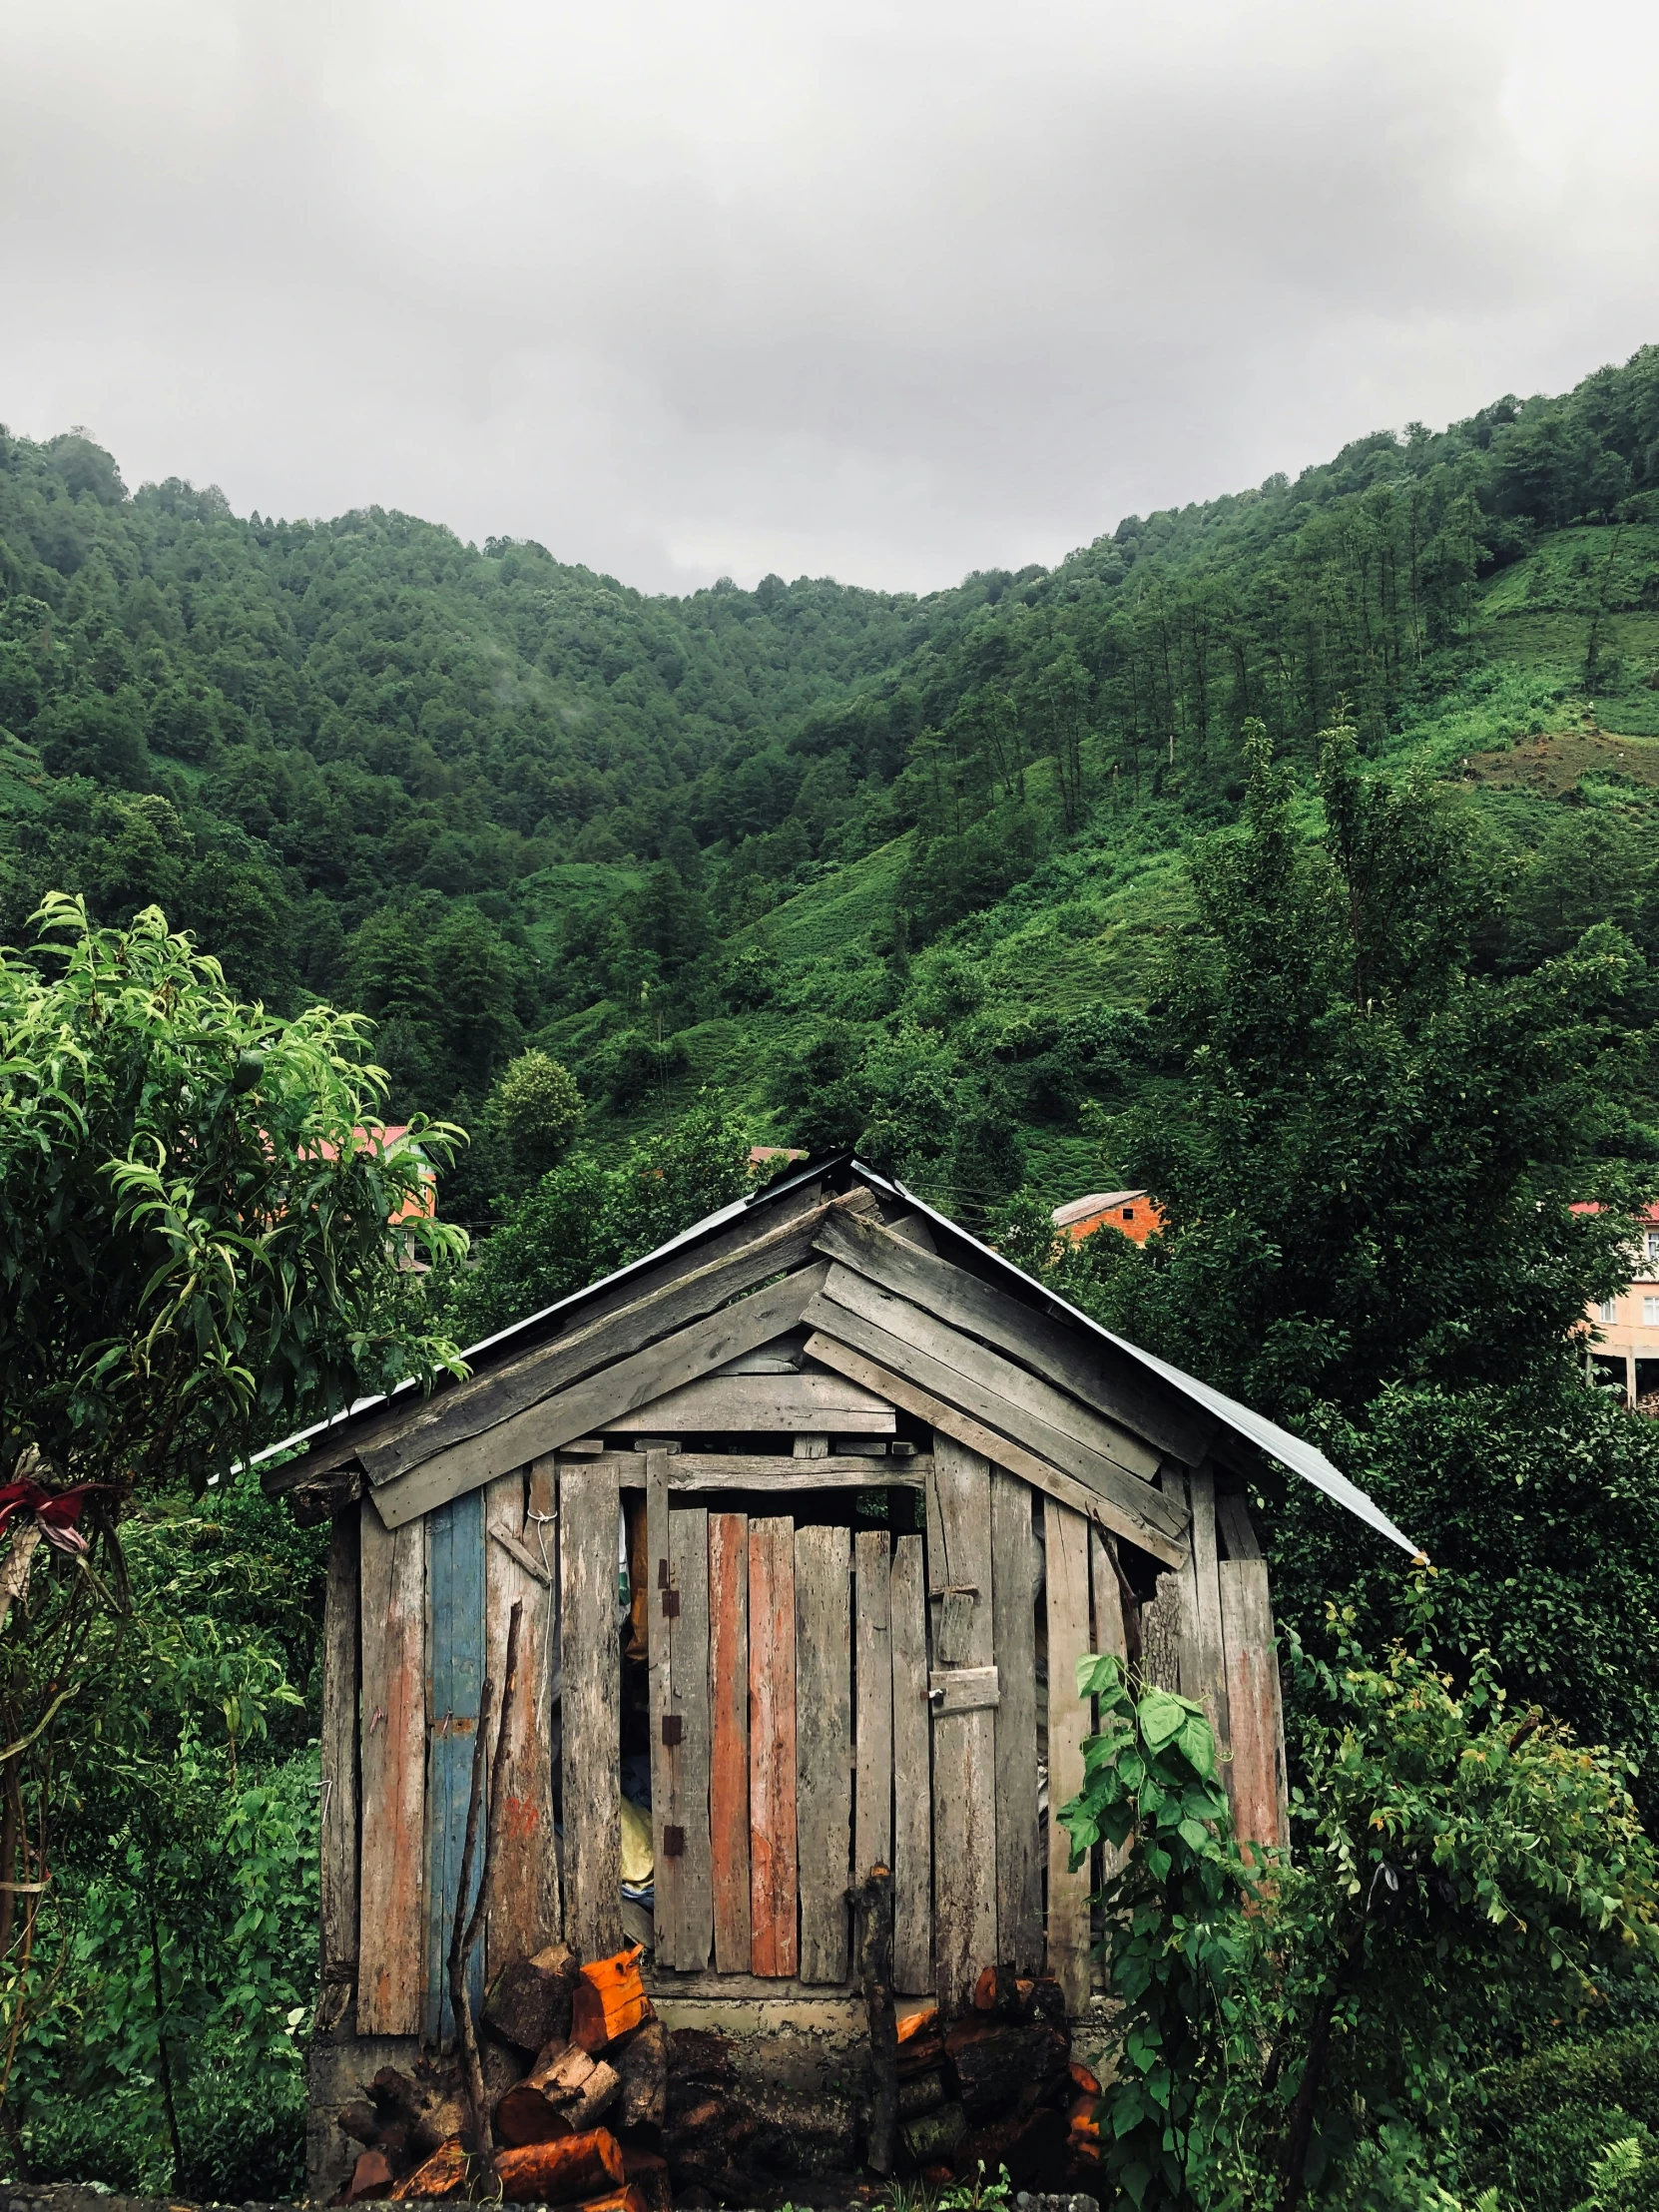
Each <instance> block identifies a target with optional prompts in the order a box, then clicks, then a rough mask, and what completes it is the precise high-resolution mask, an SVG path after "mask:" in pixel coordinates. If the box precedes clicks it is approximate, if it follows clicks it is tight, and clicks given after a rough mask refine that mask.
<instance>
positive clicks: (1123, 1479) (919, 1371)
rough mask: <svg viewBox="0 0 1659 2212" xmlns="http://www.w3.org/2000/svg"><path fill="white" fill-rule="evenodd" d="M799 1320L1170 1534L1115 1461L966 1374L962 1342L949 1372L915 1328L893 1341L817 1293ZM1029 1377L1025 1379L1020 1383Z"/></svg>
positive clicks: (1160, 1512) (1148, 1497) (1162, 1508)
mask: <svg viewBox="0 0 1659 2212" xmlns="http://www.w3.org/2000/svg"><path fill="white" fill-rule="evenodd" d="M842 1272H843V1280H846V1281H856V1280H857V1279H856V1277H852V1276H849V1275H847V1274H846V1273H845V1271H844V1270H843V1271H842ZM892 1303H893V1304H895V1305H896V1304H898V1303H900V1302H899V1301H893V1302H892ZM905 1313H906V1314H907V1315H911V1316H914V1317H915V1318H916V1320H917V1321H918V1322H925V1321H926V1317H925V1316H924V1315H922V1314H921V1313H920V1310H919V1309H918V1308H916V1307H914V1306H907V1307H906V1308H905ZM806 1318H807V1321H808V1323H809V1325H810V1326H812V1327H813V1328H815V1329H817V1330H819V1331H820V1332H823V1333H826V1334H828V1335H830V1336H833V1337H835V1338H836V1339H837V1340H838V1341H839V1342H840V1343H841V1344H843V1345H847V1346H849V1347H850V1348H851V1349H852V1350H853V1351H854V1352H861V1353H862V1354H863V1355H864V1357H865V1358H866V1359H869V1360H875V1361H878V1362H880V1363H881V1365H883V1366H884V1367H886V1368H888V1369H894V1370H896V1371H897V1372H898V1373H899V1374H901V1375H907V1376H911V1377H913V1378H914V1380H915V1381H916V1383H919V1384H920V1385H921V1387H922V1388H923V1389H925V1390H930V1391H931V1392H932V1393H933V1394H934V1395H935V1396H937V1397H940V1398H943V1399H944V1400H945V1401H946V1402H947V1403H948V1404H951V1405H954V1406H956V1407H958V1408H959V1409H960V1410H961V1411H962V1412H964V1413H966V1414H968V1415H969V1416H970V1418H972V1419H974V1420H976V1421H978V1422H980V1423H981V1425H982V1426H984V1427H985V1428H988V1429H990V1430H991V1431H992V1432H993V1433H999V1434H1001V1435H1004V1436H1007V1437H1009V1438H1010V1439H1011V1440H1013V1441H1014V1442H1017V1443H1020V1444H1023V1445H1024V1446H1025V1448H1026V1449H1027V1450H1028V1451H1030V1452H1032V1453H1034V1454H1035V1455H1036V1456H1038V1457H1039V1458H1041V1459H1042V1460H1044V1461H1045V1462H1046V1463H1047V1464H1048V1465H1049V1466H1051V1467H1058V1468H1059V1469H1060V1470H1061V1472H1062V1473H1065V1474H1069V1475H1070V1476H1071V1478H1072V1479H1073V1481H1075V1482H1081V1483H1082V1484H1083V1485H1084V1487H1085V1488H1086V1489H1089V1490H1092V1491H1093V1492H1094V1493H1095V1494H1096V1495H1097V1496H1100V1497H1105V1498H1110V1499H1111V1500H1113V1502H1114V1503H1116V1504H1117V1505H1119V1506H1120V1507H1121V1508H1122V1509H1123V1510H1124V1511H1126V1512H1130V1513H1134V1514H1137V1515H1138V1516H1139V1517H1140V1518H1141V1519H1142V1520H1143V1521H1147V1522H1150V1523H1151V1525H1152V1526H1153V1527H1155V1528H1162V1529H1164V1531H1165V1533H1166V1534H1168V1535H1172V1536H1173V1534H1174V1533H1175V1530H1176V1528H1177V1527H1178V1526H1179V1525H1180V1517H1179V1515H1178V1514H1176V1513H1174V1512H1172V1511H1171V1508H1170V1506H1169V1505H1168V1503H1167V1502H1166V1501H1165V1499H1164V1498H1163V1497H1161V1496H1160V1494H1159V1492H1158V1491H1157V1490H1155V1489H1154V1488H1153V1486H1152V1485H1151V1483H1149V1482H1148V1481H1146V1480H1145V1479H1144V1478H1143V1477H1142V1476H1140V1475H1136V1474H1131V1473H1129V1472H1127V1471H1126V1470H1125V1469H1124V1468H1123V1467H1121V1466H1120V1465H1118V1464H1117V1463H1116V1462H1115V1461H1114V1460H1111V1459H1107V1458H1104V1457H1102V1455H1101V1454H1100V1453H1099V1452H1097V1451H1095V1450H1093V1449H1092V1448H1091V1447H1090V1446H1089V1445H1087V1444H1085V1443H1082V1442H1080V1441H1079V1440H1078V1439H1077V1437H1076V1436H1074V1435H1070V1434H1067V1433H1066V1432H1065V1431H1064V1430H1062V1429H1059V1428H1056V1427H1054V1426H1053V1425H1052V1424H1051V1423H1050V1422H1048V1421H1047V1420H1044V1419H1042V1418H1041V1417H1039V1416H1038V1415H1037V1414H1035V1413H1033V1412H1032V1411H1031V1410H1030V1409H1029V1407H1028V1406H1027V1405H1025V1404H1019V1403H1016V1402H1015V1401H1014V1400H1012V1399H1011V1398H1007V1397H1004V1396H1003V1395H1002V1393H1001V1391H1000V1390H999V1389H998V1388H997V1387H996V1383H995V1382H994V1381H993V1380H992V1379H991V1378H990V1376H989V1375H988V1374H985V1373H980V1374H970V1373H969V1372H968V1370H969V1369H970V1368H972V1366H973V1359H972V1351H973V1348H972V1347H971V1346H970V1345H969V1344H968V1342H967V1340H966V1339H965V1338H958V1339H957V1343H958V1344H959V1345H960V1346H961V1348H962V1352H961V1363H962V1364H961V1365H960V1366H959V1367H952V1366H947V1365H946V1364H945V1362H944V1361H943V1360H941V1359H939V1358H938V1357H937V1356H936V1355H935V1354H934V1353H933V1352H930V1351H928V1350H927V1349H926V1348H925V1347H924V1346H923V1345H922V1344H921V1343H920V1342H919V1341H917V1340H918V1339H919V1337H920V1336H921V1335H922V1334H923V1332H922V1331H920V1330H917V1329H911V1330H910V1332H909V1334H908V1336H906V1337H898V1336H895V1335H894V1334H893V1333H892V1332H891V1331H890V1330H887V1329H883V1328H881V1327H880V1326H879V1325H878V1324H876V1323H874V1322H871V1321H867V1320H865V1318H864V1317H863V1315H861V1314H855V1313H852V1312H851V1311H849V1309H847V1308H846V1307H844V1306H840V1305H838V1304H837V1303H836V1302H835V1301H834V1300H832V1299H830V1298H828V1297H824V1296H822V1295H821V1296H820V1297H817V1298H815V1299H813V1300H812V1301H811V1303H810V1304H809V1305H808V1307H807V1309H806ZM990 1357H991V1355H990V1354H989V1353H985V1354H983V1355H982V1359H983V1360H984V1361H988V1360H989V1359H990ZM1032 1380H1033V1379H1032V1378H1030V1377H1027V1378H1026V1381H1027V1382H1031V1381H1032ZM993 1456H995V1455H994V1454H993Z"/></svg>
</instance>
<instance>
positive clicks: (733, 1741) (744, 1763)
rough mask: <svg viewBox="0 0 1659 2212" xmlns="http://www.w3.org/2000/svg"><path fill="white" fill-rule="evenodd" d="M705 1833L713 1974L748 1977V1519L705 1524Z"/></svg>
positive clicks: (730, 1516) (718, 1517)
mask: <svg viewBox="0 0 1659 2212" xmlns="http://www.w3.org/2000/svg"><path fill="white" fill-rule="evenodd" d="M709 1699H710V1705H711V1708H712V1710H711V1714H710V1731H711V1739H712V1743H711V1753H710V1778H709V1832H710V1852H711V1862H712V1866H713V1883H714V1911H715V1966H716V1968H717V1970H718V1971H719V1972H721V1973H742V1974H747V1973H748V1971H749V1959H750V1946H751V1927H750V1917H749V1516H748V1514H747V1513H712V1514H711V1515H710V1516H709Z"/></svg>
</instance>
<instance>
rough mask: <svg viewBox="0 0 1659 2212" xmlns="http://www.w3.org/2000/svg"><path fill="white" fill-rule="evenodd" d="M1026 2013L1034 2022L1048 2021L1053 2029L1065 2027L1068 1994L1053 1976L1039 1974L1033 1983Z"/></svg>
mask: <svg viewBox="0 0 1659 2212" xmlns="http://www.w3.org/2000/svg"><path fill="white" fill-rule="evenodd" d="M1026 2011H1027V2014H1028V2015H1029V2017H1030V2018H1031V2019H1033V2020H1046V2021H1047V2022H1048V2023H1049V2025H1050V2026H1051V2027H1058V2028H1064V2027H1065V2025H1066V1992H1065V1991H1064V1989H1062V1988H1061V1986H1060V1984H1059V1983H1058V1982H1057V1981H1056V1980H1055V1979H1054V1977H1053V1975H1052V1974H1039V1975H1038V1976H1037V1978H1036V1980H1035V1981H1033V1982H1032V1984H1031V1994H1030V1996H1029V1997H1028V1998H1027V2000H1026Z"/></svg>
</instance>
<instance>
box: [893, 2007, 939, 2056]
mask: <svg viewBox="0 0 1659 2212" xmlns="http://www.w3.org/2000/svg"><path fill="white" fill-rule="evenodd" d="M938 2026H939V2008H938V2006H937V2005H936V2004H928V2005H924V2006H923V2007H922V2009H921V2010H920V2011H919V2012H906V2013H905V2015H904V2017H903V2019H901V2020H900V2021H899V2023H898V2047H899V2049H900V2050H902V2049H903V2047H904V2045H905V2044H906V2043H908V2042H912V2041H913V2040H914V2039H915V2037H916V2036H918V2035H933V2034H936V2033H937V2032H938Z"/></svg>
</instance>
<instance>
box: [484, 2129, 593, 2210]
mask: <svg viewBox="0 0 1659 2212" xmlns="http://www.w3.org/2000/svg"><path fill="white" fill-rule="evenodd" d="M495 2171H496V2174H497V2175H498V2177H499V2178H500V2182H501V2194H502V2197H503V2198H504V2200H505V2201H506V2202H507V2203H508V2204H575V2203H578V2202H580V2200H581V2199H582V2198H583V2197H591V2196H593V2195H595V2194H597V2193H598V2192H600V2191H602V2190H604V2189H605V2188H607V2187H610V2188H615V2189H620V2188H621V2186H622V2181H623V2173H622V2146H621V2145H620V2144H619V2143H618V2141H617V2139H616V2137H615V2136H614V2135H613V2134H612V2133H611V2132H610V2130H609V2128H604V2127H596V2128H594V2129H593V2130H592V2132H591V2133H589V2134H586V2135H561V2136H560V2137H559V2139H558V2140H557V2141H556V2142H552V2143H526V2144H525V2145H524V2146H523V2147H522V2149H519V2150H504V2151H499V2152H497V2154H496V2160H495Z"/></svg>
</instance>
